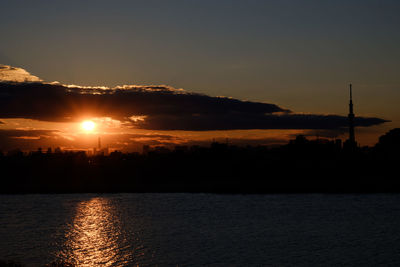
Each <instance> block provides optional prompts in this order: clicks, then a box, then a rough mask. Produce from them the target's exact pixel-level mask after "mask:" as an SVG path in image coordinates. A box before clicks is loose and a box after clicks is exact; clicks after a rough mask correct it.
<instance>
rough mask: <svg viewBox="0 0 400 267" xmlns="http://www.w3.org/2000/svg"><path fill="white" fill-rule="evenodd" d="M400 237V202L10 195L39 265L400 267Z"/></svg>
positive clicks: (14, 238) (14, 247) (17, 232)
mask: <svg viewBox="0 0 400 267" xmlns="http://www.w3.org/2000/svg"><path fill="white" fill-rule="evenodd" d="M399 229H400V196H399V195H313V194H311V195H214V194H101V195H95V194H71V195H0V259H6V260H9V259H13V260H17V261H19V262H23V263H25V264H28V265H29V266H38V265H39V266H40V265H43V264H46V263H49V262H51V261H54V260H68V261H70V262H74V263H76V264H78V265H79V266H96V265H101V266H136V265H139V266H154V265H158V266H177V265H178V266H201V265H209V266H226V265H231V266H259V265H279V266H288V265H297V266H299V265H303V266H310V265H320V266H326V265H353V266H354V265H359V266H361V265H362V266H366V265H368V266H371V265H372V266H376V265H386V266H387V265H393V266H399V265H400V231H399Z"/></svg>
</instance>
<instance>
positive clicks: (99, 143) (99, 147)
mask: <svg viewBox="0 0 400 267" xmlns="http://www.w3.org/2000/svg"><path fill="white" fill-rule="evenodd" d="M97 147H98V149H99V150H100V149H101V140H100V136H99V138H98V140H97Z"/></svg>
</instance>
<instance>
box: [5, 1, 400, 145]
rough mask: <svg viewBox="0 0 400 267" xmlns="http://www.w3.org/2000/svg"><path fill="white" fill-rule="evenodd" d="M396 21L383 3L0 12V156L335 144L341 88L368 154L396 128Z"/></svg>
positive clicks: (55, 5)
mask: <svg viewBox="0 0 400 267" xmlns="http://www.w3.org/2000/svg"><path fill="white" fill-rule="evenodd" d="M399 14H400V2H399V1H390V0H383V1H382V0H381V1H378V0H376V1H369V0H348V1H311V0H310V1H298V0H297V1H251V0H250V1H233V0H232V1H225V0H220V1H208V0H203V1H194V0H186V1H172V0H171V1H151V0H148V1H101V0H98V1H73V0H70V1H41V0H38V1H19V0H16V1H4V2H2V3H1V5H0V34H1V37H2V38H1V42H0V64H2V65H0V81H1V82H0V150H9V149H14V148H17V147H20V148H22V149H27V150H28V149H36V148H37V147H39V146H41V147H43V148H44V149H45V148H47V147H48V146H51V147H53V148H54V147H57V146H60V147H63V148H67V149H68V148H70V149H80V148H90V147H94V146H96V144H97V138H98V136H101V138H102V143H103V145H105V146H109V147H111V148H115V149H121V150H125V151H133V150H137V151H140V150H141V146H142V145H143V144H150V145H170V144H194V143H197V144H207V143H209V142H210V141H211V140H212V139H213V138H215V139H217V140H225V139H226V138H229V140H231V142H232V143H238V144H239V143H240V144H277V143H284V142H286V141H287V140H288V139H289V138H292V137H293V136H295V135H296V134H299V133H303V134H307V135H310V136H312V137H310V138H315V137H314V136H316V135H318V136H325V137H329V138H336V137H339V138H343V139H344V138H346V135H344V134H345V133H346V126H347V120H346V116H347V113H348V84H349V83H352V84H353V96H354V108H355V113H356V117H358V121H357V123H358V125H360V126H364V127H357V129H356V138H357V140H358V141H359V143H361V145H373V144H375V143H376V142H377V141H378V137H379V136H380V135H382V134H384V133H385V132H387V131H388V130H389V129H392V128H395V127H400V112H399V106H398V102H399V100H400V75H399V70H400V49H399V47H400V31H399V28H400V16H399ZM85 120H90V121H92V122H94V123H95V127H94V128H93V129H92V130H87V129H86V130H85V129H84V128H83V127H82V122H83V121H85ZM385 121H390V122H385Z"/></svg>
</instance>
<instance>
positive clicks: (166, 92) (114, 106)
mask: <svg viewBox="0 0 400 267" xmlns="http://www.w3.org/2000/svg"><path fill="white" fill-rule="evenodd" d="M0 66H1V68H3V70H6V72H7V71H8V72H10V71H12V70H13V69H15V70H13V71H16V72H19V73H24V72H25V73H27V74H28V75H30V74H29V73H28V72H26V71H24V70H22V69H19V68H13V67H10V66H4V65H0ZM3 76H4V75H3ZM32 77H35V76H32ZM36 78H37V77H36ZM32 79H33V80H35V79H34V78H32ZM37 79H39V78H37ZM88 117H110V118H113V119H116V120H119V121H121V122H123V125H125V126H128V127H134V128H140V129H148V130H187V131H206V130H238V129H314V130H317V129H329V130H332V129H341V128H343V127H346V126H347V124H348V122H347V117H345V116H339V115H321V114H296V113H294V112H292V111H290V110H287V109H285V108H282V107H280V106H278V105H276V104H270V103H261V102H252V101H243V100H238V99H233V98H228V97H212V96H208V95H204V94H197V93H190V92H187V91H185V90H183V89H175V88H173V87H169V86H165V85H155V86H141V85H124V86H117V87H114V88H108V87H103V86H98V87H84V86H77V85H62V84H60V83H57V82H53V83H44V82H38V81H33V82H16V81H6V82H4V81H3V82H0V118H27V119H36V120H42V121H55V122H72V121H80V120H82V119H83V118H88ZM384 122H386V120H383V119H380V118H374V117H371V118H365V117H357V118H356V120H355V123H356V125H357V126H366V127H367V126H372V125H377V124H381V123H384Z"/></svg>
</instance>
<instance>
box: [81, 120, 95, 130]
mask: <svg viewBox="0 0 400 267" xmlns="http://www.w3.org/2000/svg"><path fill="white" fill-rule="evenodd" d="M95 127H96V124H95V123H94V122H93V121H84V122H82V128H83V130H85V131H87V132H91V131H93V130H94V128H95Z"/></svg>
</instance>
